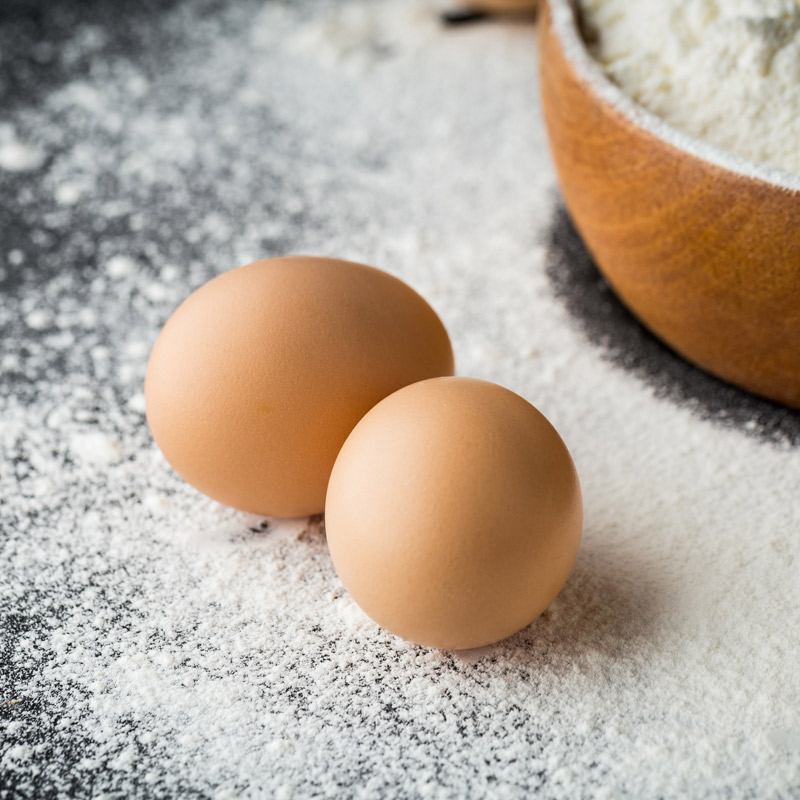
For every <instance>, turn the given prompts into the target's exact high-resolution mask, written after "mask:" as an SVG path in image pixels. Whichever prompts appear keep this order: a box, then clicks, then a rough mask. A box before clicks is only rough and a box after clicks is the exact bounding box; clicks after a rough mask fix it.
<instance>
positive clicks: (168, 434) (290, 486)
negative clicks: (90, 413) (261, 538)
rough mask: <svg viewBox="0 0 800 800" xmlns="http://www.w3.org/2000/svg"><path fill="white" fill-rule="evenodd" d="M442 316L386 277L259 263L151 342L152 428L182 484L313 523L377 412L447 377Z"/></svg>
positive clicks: (449, 361)
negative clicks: (411, 389)
mask: <svg viewBox="0 0 800 800" xmlns="http://www.w3.org/2000/svg"><path fill="white" fill-rule="evenodd" d="M452 373H453V352H452V349H451V346H450V340H449V338H448V336H447V332H446V331H445V329H444V326H443V325H442V323H441V321H440V320H439V318H438V317H437V316H436V313H435V312H434V310H433V309H432V308H431V307H430V306H429V305H428V304H427V303H426V302H425V300H423V299H422V297H420V296H419V295H418V294H417V293H416V292H415V291H414V290H413V289H411V288H410V287H409V286H407V285H406V284H405V283H403V282H402V281H400V280H398V279H397V278H394V277H393V276H391V275H389V274H388V273H386V272H382V271H380V270H377V269H374V268H373V267H368V266H364V265H363V264H354V263H352V262H349V261H340V260H337V259H332V258H312V257H305V256H294V257H286V258H273V259H267V260H264V261H256V262H255V263H253V264H248V265H246V266H244V267H239V268H238V269H233V270H231V271H229V272H226V273H223V274H222V275H219V276H218V277H216V278H214V279H213V280H211V281H209V282H208V283H207V284H205V285H204V286H201V287H200V288H199V289H198V290H197V291H196V292H194V293H193V294H192V295H191V296H190V297H189V298H187V299H186V300H185V301H184V302H183V303H182V304H181V305H180V306H179V307H178V309H177V310H176V311H175V313H174V314H173V315H172V316H171V317H170V319H169V320H168V321H167V323H166V325H165V326H164V329H163V330H162V331H161V334H160V336H159V337H158V340H157V341H156V344H155V347H154V348H153V352H152V354H151V356H150V362H149V364H148V367H147V377H146V379H145V399H146V407H147V421H148V423H149V425H150V429H151V431H152V433H153V437H154V439H155V441H156V443H157V444H158V446H159V447H160V448H161V450H162V452H163V453H164V455H165V456H166V458H167V460H168V461H169V462H170V464H172V466H173V467H174V468H175V470H176V471H177V472H178V474H180V475H181V476H182V477H183V478H184V479H185V480H186V481H188V482H189V483H191V484H192V485H193V486H194V487H195V488H197V489H199V490H200V491H201V492H204V493H205V494H207V495H209V496H210V497H213V498H214V499H215V500H219V501H220V502H221V503H225V504H227V505H230V506H233V507H235V508H239V509H242V510H244V511H249V512H252V513H255V514H263V515H270V516H281V517H292V516H304V515H306V514H314V513H319V512H321V511H322V510H323V507H324V504H325V490H326V487H327V485H328V478H329V477H330V472H331V468H332V467H333V462H334V460H335V459H336V455H337V453H338V452H339V449H340V448H341V446H342V444H343V443H344V440H345V439H346V438H347V435H348V434H349V433H350V431H351V430H352V429H353V426H354V425H355V424H356V423H357V422H358V420H359V419H361V417H362V416H364V414H365V413H366V412H367V411H369V409H370V408H372V406H374V405H375V404H376V403H377V402H378V401H379V400H381V399H383V398H384V397H386V396H387V395H388V394H391V393H392V392H394V391H395V390H397V389H399V388H400V387H402V386H405V385H407V384H409V383H413V382H414V381H418V380H421V379H423V378H430V377H434V376H438V375H452Z"/></svg>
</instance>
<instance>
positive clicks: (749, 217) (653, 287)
mask: <svg viewBox="0 0 800 800" xmlns="http://www.w3.org/2000/svg"><path fill="white" fill-rule="evenodd" d="M541 12H542V13H541V17H540V23H539V30H540V34H539V37H540V40H539V41H540V61H539V63H540V81H541V92H542V105H543V109H544V116H545V122H546V125H547V133H548V137H549V139H550V148H551V150H552V154H553V159H554V161H555V165H556V170H557V172H558V176H559V181H560V183H561V189H562V192H563V195H564V200H565V202H566V205H567V209H568V210H569V213H570V215H571V216H572V218H573V220H574V222H575V225H576V227H577V229H578V231H579V232H580V234H581V237H582V238H583V240H584V242H585V243H586V245H587V247H588V248H589V250H590V251H591V253H592V255H593V256H594V259H595V261H596V262H597V264H598V266H599V268H600V269H601V271H602V272H603V274H604V275H605V277H606V278H607V279H608V281H609V283H610V284H611V286H612V287H613V288H614V290H615V291H616V293H617V294H618V295H619V297H620V298H621V299H622V301H623V302H624V303H625V304H626V305H627V306H628V307H629V308H630V309H631V311H633V313H634V314H636V316H637V317H638V318H639V319H640V320H641V321H642V322H643V323H644V324H645V325H646V326H647V327H648V328H650V330H651V331H653V333H655V334H656V336H658V337H660V338H661V339H662V340H663V341H665V342H666V343H667V344H669V345H670V346H671V347H673V348H674V349H675V350H677V351H678V352H679V353H680V354H682V355H683V356H684V357H686V358H687V359H689V360H690V361H692V362H694V363H695V364H697V365H698V366H700V367H702V368H703V369H705V370H708V371H709V372H711V373H713V374H714V375H717V376H718V377H720V378H723V379H725V380H727V381H730V382H731V383H734V384H736V385H737V386H741V387H742V388H744V389H748V390H750V391H751V392H755V393H756V394H760V395H763V396H764V397H768V398H770V399H771V400H775V401H777V402H780V403H785V404H786V405H789V406H792V407H794V408H800V177H798V176H794V175H790V174H789V173H786V172H783V171H780V170H774V169H770V168H767V167H765V166H763V165H759V164H756V163H754V162H750V161H746V160H744V159H741V158H738V157H736V156H734V155H732V154H729V153H727V152H725V151H723V150H721V149H719V148H717V147H714V146H712V145H709V144H706V143H704V142H701V141H699V140H697V139H695V138H693V137H691V136H688V135H687V134H683V133H681V132H680V131H678V130H676V129H675V128H672V127H671V126H669V125H668V124H667V123H665V122H663V121H662V120H660V119H659V118H658V117H656V116H655V115H653V114H651V113H650V112H648V111H646V110H645V109H643V108H642V107H641V106H639V105H637V104H636V103H635V102H634V101H633V100H631V99H630V98H628V97H627V96H626V95H625V94H624V93H623V92H622V91H621V90H620V89H619V88H618V87H617V86H615V85H614V84H613V83H612V82H611V81H610V80H609V79H608V78H607V77H605V75H604V74H603V73H602V71H601V69H600V67H599V66H598V65H597V64H596V62H595V61H594V60H593V59H592V57H591V56H590V55H589V53H588V51H587V49H586V47H585V45H584V43H583V40H582V39H581V36H580V33H579V20H578V18H577V14H576V11H575V10H574V8H573V6H572V4H571V3H570V2H569V0H548V2H547V3H546V4H544V6H543V8H542V9H541Z"/></svg>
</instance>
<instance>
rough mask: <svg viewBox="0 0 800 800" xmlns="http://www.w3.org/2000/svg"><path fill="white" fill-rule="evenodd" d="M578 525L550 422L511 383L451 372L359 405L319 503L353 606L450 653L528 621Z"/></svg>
mask: <svg viewBox="0 0 800 800" xmlns="http://www.w3.org/2000/svg"><path fill="white" fill-rule="evenodd" d="M582 521H583V506H582V500H581V490H580V484H579V481H578V476H577V473H576V471H575V466H574V464H573V461H572V458H571V456H570V454H569V451H568V450H567V447H566V445H565V444H564V442H563V441H562V439H561V437H560V436H559V435H558V433H557V432H556V430H555V428H553V426H552V425H551V424H550V423H549V422H548V421H547V419H546V418H545V417H544V416H543V415H542V414H541V413H540V412H539V411H537V410H536V408H534V407H533V406H532V405H531V404H530V403H528V402H527V401H526V400H524V399H523V398H522V397H520V396H519V395H517V394H514V393H513V392H511V391H509V390H508V389H505V388H503V387H501V386H498V385H496V384H493V383H488V382H486V381H481V380H476V379H472V378H460V377H459V378H452V377H442V378H434V379H432V380H424V381H422V382H419V383H415V384H413V385H411V386H406V387H405V388H403V389H400V390H399V391H397V392H395V393H394V394H392V395H390V396H389V397H387V398H386V399H385V400H382V401H381V402H380V403H378V404H377V405H376V406H375V407H374V408H373V409H372V410H371V411H370V412H369V413H367V414H366V416H365V417H364V418H363V419H362V420H361V421H360V422H359V423H358V425H356V427H355V428H354V429H353V432H352V433H351V434H350V436H349V437H348V438H347V441H346V442H345V444H344V446H343V447H342V450H341V452H340V453H339V456H338V458H337V459H336V463H335V465H334V468H333V472H332V474H331V479H330V483H329V485H328V494H327V499H326V505H325V525H326V530H327V538H328V545H329V547H330V552H331V556H332V558H333V563H334V566H335V568H336V571H337V572H338V574H339V577H340V578H341V580H342V583H343V584H344V586H345V588H346V589H347V590H348V591H349V592H350V594H351V596H352V597H353V599H354V600H355V601H356V603H358V605H359V606H361V608H362V609H363V610H364V611H365V612H366V613H367V614H368V615H369V616H370V617H372V618H373V619H374V620H375V621H376V622H378V623H379V624H380V625H382V626H383V627H385V628H387V629H388V630H390V631H392V632H393V633H395V634H397V635H399V636H401V637H403V638H404V639H408V640H410V641H412V642H416V643H417V644H421V645H425V646H428V647H436V648H442V649H453V650H458V649H463V648H472V647H479V646H482V645H487V644H490V643H492V642H496V641H499V640H500V639H503V638H505V637H507V636H509V635H511V634H512V633H515V632H516V631H519V630H520V629H522V628H524V627H526V626H527V625H528V624H529V623H530V622H532V621H533V620H534V619H535V618H536V617H538V616H539V615H540V614H541V613H542V612H543V611H544V610H545V609H546V608H547V606H548V605H549V604H550V603H551V602H552V600H553V598H554V597H555V596H556V594H557V593H558V592H559V591H560V589H561V587H562V586H563V584H564V582H565V581H566V579H567V577H568V576H569V573H570V571H571V569H572V566H573V564H574V561H575V558H576V555H577V552H578V546H579V544H580V538H581V527H582Z"/></svg>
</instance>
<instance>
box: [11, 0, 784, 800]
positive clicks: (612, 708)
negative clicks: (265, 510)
mask: <svg viewBox="0 0 800 800" xmlns="http://www.w3.org/2000/svg"><path fill="white" fill-rule="evenodd" d="M123 6H128V4H118V3H112V2H110V0H109V2H108V3H107V4H106V5H105V6H102V11H103V13H98V8H99V6H98V5H97V4H93V5H92V9H91V14H89V12H87V11H86V10H84V9H83V7H82V6H81V4H67V5H63V4H56V6H55V7H54V8H58V9H60V10H58V11H56V10H54V11H53V12H52V14H51V15H49V16H48V14H44V16H43V18H42V21H41V25H42V26H44V27H43V28H42V29H38V28H37V29H35V30H29V29H28V28H26V27H25V26H24V25H22V26H20V27H19V28H15V27H14V26H13V25H11V24H10V23H9V25H8V26H6V27H5V28H4V30H3V31H2V32H0V44H2V45H3V46H2V47H0V56H1V55H2V53H3V52H6V53H7V52H9V49H11V50H13V47H14V46H15V45H14V42H16V41H21V42H22V43H23V44H24V43H25V41H26V40H25V36H28V37H30V39H29V42H28V43H29V44H30V47H31V48H32V49H31V55H30V63H28V62H23V63H24V64H27V66H28V67H29V69H27V71H26V70H24V69H22V68H20V69H19V70H18V71H17V72H16V73H15V74H16V75H17V83H16V84H15V86H16V87H17V88H14V86H6V89H7V91H8V92H9V95H8V96H9V98H10V101H9V103H8V104H7V105H6V106H5V109H6V110H4V112H3V113H4V122H3V124H4V125H6V126H8V127H5V128H3V129H2V137H0V139H2V141H0V145H2V144H3V143H5V144H6V145H9V144H10V145H12V149H11V150H9V151H6V155H5V156H3V158H5V159H6V161H5V166H3V164H0V191H2V193H3V196H4V197H6V198H8V201H7V202H6V203H4V204H3V206H2V208H0V234H1V238H0V255H1V256H2V262H3V263H2V278H3V283H2V290H3V303H2V304H0V333H2V336H0V363H1V364H2V369H3V377H2V382H3V391H2V392H0V447H2V452H3V454H4V458H3V459H2V461H0V496H2V498H3V502H2V505H0V530H1V531H2V534H0V562H1V563H2V583H0V630H2V632H3V638H2V648H3V649H2V653H3V655H2V657H3V669H2V672H0V686H2V695H1V696H0V700H1V701H2V705H1V706H0V711H1V712H2V715H1V716H0V798H3V800H5V799H6V798H9V799H10V798H17V797H32V796H52V797H89V796H91V797H94V798H100V797H119V796H124V797H128V798H138V797H176V796H180V797H215V798H226V797H228V798H238V797H274V798H283V799H284V800H286V799H287V798H291V797H296V798H300V797H310V796H314V797H330V798H347V797H363V798H367V797H370V798H371V797H390V796H391V797H431V798H462V797H467V796H475V797H478V796H491V797H497V798H503V797H507V798H517V797H520V798H522V797H530V796H532V794H534V793H537V797H542V798H562V797H563V798H574V797H580V796H591V797H626V796H629V797H656V796H658V797H664V798H678V797H686V796H692V797H708V798H712V797H714V798H716V797H718V798H723V797H724V798H730V797H790V796H792V795H793V794H797V793H798V792H800V723H798V719H800V668H799V667H798V660H797V644H798V641H800V619H799V618H798V614H797V609H798V607H800V581H798V565H800V535H798V534H799V533H800V499H798V491H797V487H798V479H799V478H800V449H798V447H797V441H798V437H797V436H796V435H789V434H787V435H786V436H779V435H777V434H775V435H769V436H767V437H761V436H760V434H759V431H760V430H761V428H763V427H766V426H767V425H768V420H769V417H770V413H771V411H770V409H771V407H770V406H769V404H763V406H762V410H761V411H760V412H759V416H754V417H753V418H752V419H751V420H748V421H747V423H746V424H745V423H742V425H741V426H739V423H738V420H739V419H740V418H739V417H736V418H735V420H736V421H737V422H736V425H732V426H726V425H724V424H718V423H712V422H709V421H708V420H706V419H703V418H701V416H700V415H698V414H697V413H695V411H694V410H693V409H692V408H691V407H689V406H688V405H679V404H676V403H674V402H672V401H670V400H669V399H664V398H662V397H659V396H657V395H656V393H654V391H653V390H652V389H651V388H650V387H649V386H648V385H645V384H643V383H642V382H641V381H640V380H639V379H638V378H637V377H636V376H635V375H632V374H630V373H628V372H627V371H626V370H625V369H624V368H622V367H620V366H619V362H615V363H611V362H609V361H606V360H604V359H603V358H602V351H601V349H600V348H598V347H596V346H594V345H593V344H591V343H589V342H588V341H587V339H586V338H585V337H584V334H583V332H582V330H581V329H580V327H579V326H578V325H576V324H575V322H574V320H573V319H572V318H571V317H570V314H569V313H568V311H567V310H566V308H565V307H564V305H563V304H562V302H561V300H560V299H559V298H558V296H557V295H556V292H555V291H554V289H553V284H552V282H551V280H550V279H549V278H548V269H549V270H551V271H552V270H553V269H556V268H557V267H558V263H557V261H555V260H554V259H555V258H556V257H555V255H554V251H553V248H552V246H551V243H552V231H553V220H555V219H558V218H560V216H561V212H560V211H559V203H558V196H557V192H556V187H555V178H554V174H553V170H552V167H551V164H550V161H549V158H548V156H547V151H546V144H545V136H544V131H543V128H542V124H541V120H540V112H539V100H538V96H537V90H536V79H535V69H536V52H535V31H534V28H533V26H532V25H530V24H527V23H526V24H521V23H500V22H497V23H489V24H486V25H481V26H476V27H471V28H468V29H467V28H460V29H458V30H447V29H443V28H441V26H440V25H439V24H438V22H437V20H436V17H435V15H434V14H433V12H432V11H431V9H430V7H428V6H427V5H425V4H418V3H415V2H402V1H398V2H394V1H393V2H389V0H386V1H385V2H376V0H365V2H348V1H347V0H345V1H344V2H336V3H334V2H322V0H319V1H318V0H304V1H303V2H296V1H295V0H293V1H292V2H291V3H289V2H287V3H277V2H272V3H262V2H255V0H239V2H236V3H224V2H204V3H199V4H198V3H194V2H191V3H189V2H186V3H180V2H179V3H175V4H172V5H170V6H166V5H164V4H156V3H153V4H149V5H148V4H145V5H144V8H145V11H146V13H144V12H142V13H136V12H131V11H129V10H128V11H126V10H125V9H123V8H122V7H123ZM81 14H84V16H81ZM70 15H72V16H70ZM48 26H49V27H48ZM4 36H5V37H6V39H3V38H2V37H4ZM37 41H39V42H40V44H39V45H36V42H37ZM42 42H43V43H44V44H41V43H42ZM6 45H7V47H6ZM45 45H47V46H45ZM4 47H5V49H4ZM20 58H23V56H20ZM41 64H45V65H46V66H47V69H46V70H43V71H42V72H41V73H40V72H39V71H38V70H39V67H38V66H37V65H41ZM2 72H3V70H0V73H2ZM7 74H8V73H7ZM37 75H40V77H36V76H37ZM26 76H28V77H26ZM31 76H32V77H31ZM41 76H43V77H41ZM28 80H30V81H31V82H30V83H29V84H26V83H25V81H28ZM20 87H21V88H20ZM21 89H24V91H22V90H21ZM18 90H19V91H18ZM12 101H13V102H12ZM3 137H4V138H3ZM558 230H560V228H557V229H556V231H558ZM558 235H559V236H560V234H558ZM285 252H306V253H313V254H324V255H335V256H340V257H343V258H350V259H353V260H357V261H363V262H367V263H372V264H375V265H376V266H379V267H381V268H383V269H387V270H389V271H391V272H393V273H395V274H397V275H398V276H399V277H401V278H402V279H404V280H406V281H407V282H409V283H410V284H411V285H412V286H414V287H415V288H416V289H417V290H418V291H420V292H421V293H422V294H423V295H424V296H425V297H426V298H427V299H428V300H429V301H430V302H431V303H432V304H433V305H434V307H435V308H436V310H437V311H438V312H439V313H440V315H441V316H442V319H443V320H444V322H445V324H446V325H447V327H448V330H449V331H450V333H451V336H452V340H453V344H454V349H455V353H456V361H457V366H458V369H459V370H460V372H461V373H462V374H469V375H474V376H476V377H481V378H485V379H487V380H493V381H496V382H499V383H502V384H504V385H506V386H508V387H510V388H511V389H513V390H514V391H517V392H519V393H520V394H522V395H523V396H525V397H526V398H527V399H529V400H530V401H531V402H533V403H534V404H535V405H536V406H537V407H538V408H540V409H541V410H542V412H543V413H545V414H546V415H547V416H548V418H549V419H550V420H551V421H552V422H553V424H554V425H555V426H556V427H557V428H558V430H559V432H560V433H561V434H562V436H563V438H564V439H565V441H566V442H567V443H568V445H569V447H570V449H571V451H572V453H573V456H574V458H575V462H576V465H577V468H578V471H579V474H580V476H581V480H582V484H583V491H584V502H585V511H586V524H585V530H584V540H583V543H582V548H581V552H580V554H579V556H578V561H577V564H576V568H575V571H574V572H573V574H572V576H571V578H570V579H569V581H568V582H567V585H566V587H565V589H564V591H563V592H562V593H561V594H560V595H559V597H558V598H557V599H556V601H555V602H554V604H553V605H552V606H551V608H550V609H549V610H548V611H547V612H546V613H545V614H544V615H543V616H542V617H541V618H540V619H539V620H537V621H536V622H535V623H534V624H533V625H531V626H530V627H529V628H527V629H526V630H524V631H523V632H521V633H520V634H518V635H516V636H515V637H513V638H511V639H509V640H507V641H505V642H502V643H500V644H498V645H495V646H492V647H489V648H485V649H483V650H480V651H474V652H464V653H447V652H437V651H431V650H425V649H422V648H419V647H415V646H412V645H410V644H408V643H405V642H403V641H401V640H399V639H396V638H395V637H393V636H391V635H389V634H387V633H385V632H383V631H381V630H380V629H378V628H377V627H376V626H375V625H374V624H373V623H371V622H370V621H369V620H368V619H367V618H366V617H365V616H364V615H363V614H362V613H361V612H360V610H359V609H358V608H357V607H356V606H355V605H354V604H353V602H352V601H351V600H350V599H349V597H348V596H347V594H346V593H345V592H344V589H343V587H342V586H341V584H340V582H339V581H338V579H337V577H336V575H335V572H334V570H333V568H332V566H331V563H330V560H329V557H328V554H327V548H326V544H325V538H324V529H323V525H322V522H321V521H320V520H317V519H312V520H300V521H292V522H278V521H273V520H264V519H258V518H253V517H248V516H246V515H243V514H240V513H237V512H234V511H230V510H226V509H224V508H221V507H219V506H217V505H215V504H214V503H212V502H211V501H209V500H206V499H204V498H203V497H201V496H200V495H198V494H197V493H196V492H195V491H194V490H192V489H191V488H190V487H189V486H187V485H186V484H184V483H183V482H181V481H180V480H179V479H178V478H177V477H176V476H175V475H174V474H173V473H172V471H171V470H170V469H169V467H168V465H167V464H166V463H165V462H164V460H163V458H162V457H161V455H160V454H159V452H158V451H157V449H156V447H155V446H154V445H153V443H152V441H151V439H150V436H149V433H148V431H147V428H146V425H145V422H144V416H143V398H142V395H141V385H142V380H143V377H144V370H145V366H146V360H147V355H148V352H149V349H150V347H151V345H152V343H153V341H154V340H155V337H156V335H157V333H158V330H159V329H160V326H161V325H162V324H163V323H164V321H165V320H166V319H167V317H168V316H169V314H170V312H171V311H172V309H173V308H174V307H175V306H176V305H177V304H178V302H179V301H180V300H181V299H182V298H183V297H185V296H186V295H188V293H189V292H190V291H191V290H192V289H194V288H196V287H197V286H199V285H200V284H202V283H203V282H204V281H206V280H208V279H209V278H210V277H211V276H212V275H214V274H216V273H218V272H220V271H222V270H223V269H226V268H228V267H230V266H233V265H236V264H239V263H243V262H245V261H248V260H252V259H254V258H256V257H262V256H263V257H268V256H273V255H278V254H281V253H285ZM596 280H598V281H599V280H600V279H599V278H597V279H596ZM795 419H796V418H795ZM787 424H789V426H790V427H791V424H790V423H787ZM796 427H797V426H796V425H795V431H796ZM787 430H788V428H787Z"/></svg>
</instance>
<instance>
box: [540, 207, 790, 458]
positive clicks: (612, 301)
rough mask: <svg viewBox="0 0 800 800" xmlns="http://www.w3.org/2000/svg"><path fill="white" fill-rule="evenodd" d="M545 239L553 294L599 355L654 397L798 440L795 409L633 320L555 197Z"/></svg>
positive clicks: (781, 440)
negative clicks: (728, 377) (695, 360)
mask: <svg viewBox="0 0 800 800" xmlns="http://www.w3.org/2000/svg"><path fill="white" fill-rule="evenodd" d="M545 244H546V247H547V275H548V277H549V279H550V282H551V285H552V287H553V289H554V291H555V294H556V296H557V297H558V298H559V299H560V300H561V301H562V302H563V303H564V305H565V306H566V308H567V310H568V311H569V313H570V314H571V315H572V317H573V318H574V319H575V321H576V322H577V323H578V324H579V325H580V327H581V329H582V330H583V332H584V333H585V334H586V336H587V337H588V338H589V340H590V341H591V342H592V343H594V344H595V345H597V346H598V347H600V349H601V350H602V353H603V355H604V357H605V358H607V359H608V360H609V361H611V362H612V363H614V364H616V365H617V366H620V367H622V368H624V369H626V370H628V371H629V372H631V373H633V374H634V375H636V376H637V377H638V378H640V379H641V380H643V381H645V382H646V383H647V384H648V385H650V386H651V387H652V388H653V391H654V392H655V394H656V396H657V397H660V398H663V399H666V400H670V401H672V402H674V403H676V404H678V405H681V406H685V407H688V408H691V409H692V411H693V412H694V413H695V414H697V415H698V416H699V417H701V418H702V419H706V420H709V421H710V422H714V423H717V424H720V425H725V426H726V427H731V428H737V429H738V430H740V431H742V433H745V434H747V435H749V436H757V437H758V438H760V439H763V440H765V441H769V442H773V443H775V444H784V445H787V444H788V445H791V446H794V447H797V446H798V445H800V413H798V412H796V411H792V410H791V409H789V408H786V407H784V406H780V405H777V404H775V403H771V402H769V401H768V400H763V399H762V398H759V397H756V396H755V395H752V394H750V393H749V392H745V391H743V390H741V389H737V388H736V387H735V386H732V385H731V384H728V383H725V382H724V381H721V380H719V379H717V378H714V377H712V376H711V375H708V374H707V373H705V372H703V371H702V370H700V369H698V368H697V367H695V366H693V365H692V364H690V363H689V362H688V361H686V360H684V359H683V358H681V357H680V356H679V355H677V354H676V353H674V352H673V351H672V350H670V349H669V348H668V347H666V346H665V345H664V344H662V343H661V342H660V341H659V340H658V339H656V337H655V336H653V335H652V334H651V333H650V332H649V331H648V330H647V329H646V328H644V327H643V326H642V325H641V323H639V322H638V321H637V320H636V318H635V317H634V316H633V315H632V314H631V313H630V312H629V311H628V310H627V309H626V308H625V306H623V305H622V303H621V302H620V301H619V300H617V298H616V296H615V295H614V293H613V292H612V290H611V288H610V287H609V285H608V283H606V281H605V279H604V278H603V276H602V275H601V274H600V272H599V271H598V269H597V267H596V266H595V263H594V261H593V260H592V257H591V256H590V255H589V253H588V251H587V250H586V247H585V246H584V244H583V242H582V241H581V239H580V237H579V236H578V233H577V231H576V230H575V227H574V226H573V224H572V221H571V220H570V218H569V215H568V214H567V211H566V209H565V208H564V206H563V205H561V204H559V205H558V206H557V207H556V211H555V214H554V216H553V220H552V222H551V224H550V227H549V229H548V233H547V241H546V242H545Z"/></svg>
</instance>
